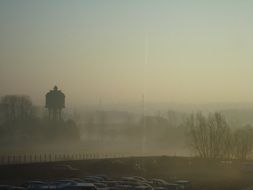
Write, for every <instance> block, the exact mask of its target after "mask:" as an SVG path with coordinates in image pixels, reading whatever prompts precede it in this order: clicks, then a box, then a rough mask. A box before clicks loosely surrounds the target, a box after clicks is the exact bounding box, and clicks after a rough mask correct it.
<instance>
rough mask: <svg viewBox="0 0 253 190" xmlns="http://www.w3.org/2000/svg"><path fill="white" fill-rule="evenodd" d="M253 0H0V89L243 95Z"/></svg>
mask: <svg viewBox="0 0 253 190" xmlns="http://www.w3.org/2000/svg"><path fill="white" fill-rule="evenodd" d="M252 10H253V1H247V0H237V1H236V0H231V1H228V0H220V1H218V0H217V1H216V0H214V1H207V0H206V1H199V0H196V1H193V0H187V1H186V0H171V1H170V0H106V1H103V0H83V1H81V0H71V1H69V0H54V1H51V0H43V1H35V0H22V1H20V0H0V96H2V95H5V94H28V95H30V96H31V97H32V99H33V100H34V102H35V103H36V104H43V103H44V94H45V93H46V92H47V91H48V90H49V89H51V88H52V87H53V86H54V85H55V84H57V85H58V86H59V88H61V89H63V91H64V92H65V93H66V95H67V96H68V101H69V102H72V103H73V104H85V103H94V102H97V101H98V99H100V98H102V99H103V101H104V102H108V103H110V102H135V101H139V100H140V97H141V95H142V94H143V93H144V94H145V99H146V101H150V102H179V103H185V102H190V103H192V102H253V53H252V52H253V11H252Z"/></svg>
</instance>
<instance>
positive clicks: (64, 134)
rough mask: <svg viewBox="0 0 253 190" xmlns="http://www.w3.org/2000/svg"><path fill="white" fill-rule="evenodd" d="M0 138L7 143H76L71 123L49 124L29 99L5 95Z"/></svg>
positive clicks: (0, 112) (0, 102)
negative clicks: (61, 141)
mask: <svg viewBox="0 0 253 190" xmlns="http://www.w3.org/2000/svg"><path fill="white" fill-rule="evenodd" d="M0 137H1V141H5V142H6V143H9V144H11V143H15V142H18V143H19V142H28V143H30V142H45V141H47V140H49V141H55V140H56V141H57V140H64V141H66V140H79V138H80V134H79V129H78V127H77V126H76V124H75V122H74V121H73V120H67V121H64V120H62V121H60V122H51V121H49V120H48V118H47V117H42V116H41V115H40V114H39V112H38V109H37V107H36V106H34V105H33V103H32V101H31V99H30V97H29V96H26V95H5V96H3V97H1V99H0Z"/></svg>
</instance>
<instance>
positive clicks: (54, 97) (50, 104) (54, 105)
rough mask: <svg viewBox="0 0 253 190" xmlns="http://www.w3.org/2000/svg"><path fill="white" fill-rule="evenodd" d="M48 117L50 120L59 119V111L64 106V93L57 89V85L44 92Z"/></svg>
mask: <svg viewBox="0 0 253 190" xmlns="http://www.w3.org/2000/svg"><path fill="white" fill-rule="evenodd" d="M45 107H46V108H47V109H48V113H49V114H48V118H49V120H51V121H60V120H61V119H62V118H61V111H62V109H63V108H65V95H64V94H63V93H62V92H61V91H60V90H58V88H57V86H55V87H54V89H53V90H50V91H49V92H48V93H47V94H46V105H45Z"/></svg>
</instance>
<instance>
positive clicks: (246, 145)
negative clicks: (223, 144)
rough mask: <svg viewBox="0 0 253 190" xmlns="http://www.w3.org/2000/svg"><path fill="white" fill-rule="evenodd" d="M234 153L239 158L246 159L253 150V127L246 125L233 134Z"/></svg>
mask: <svg viewBox="0 0 253 190" xmlns="http://www.w3.org/2000/svg"><path fill="white" fill-rule="evenodd" d="M233 150H234V151H233V155H234V158H236V159H239V160H246V159H247V158H248V157H249V155H250V154H251V153H252V150H253V128H252V127H251V126H245V127H244V128H241V129H237V130H235V131H234V135H233Z"/></svg>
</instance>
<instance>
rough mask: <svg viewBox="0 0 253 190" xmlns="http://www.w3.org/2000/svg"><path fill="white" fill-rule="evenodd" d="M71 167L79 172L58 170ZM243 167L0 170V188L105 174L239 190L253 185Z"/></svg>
mask: <svg viewBox="0 0 253 190" xmlns="http://www.w3.org/2000/svg"><path fill="white" fill-rule="evenodd" d="M62 164H69V165H71V166H72V167H73V168H78V169H79V171H72V172H70V171H59V170H55V169H54V167H55V166H56V165H62ZM249 169H250V168H247V170H245V167H244V164H243V163H239V162H237V163H233V164H231V163H222V162H220V161H215V162H214V161H207V160H205V161H204V160H200V159H196V158H185V157H165V156H163V157H144V158H120V159H102V160H84V161H69V162H55V163H36V164H23V165H9V166H0V183H1V184H20V183H22V182H24V181H26V180H44V181H51V180H55V179H62V178H69V177H83V176H86V175H96V174H105V175H108V176H109V177H111V178H118V177H121V176H143V177H145V178H147V179H148V178H162V179H165V180H168V181H174V180H175V179H187V180H191V181H192V184H193V189H195V190H239V189H243V188H245V187H248V186H252V185H253V170H252V172H251V171H250V170H249Z"/></svg>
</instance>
